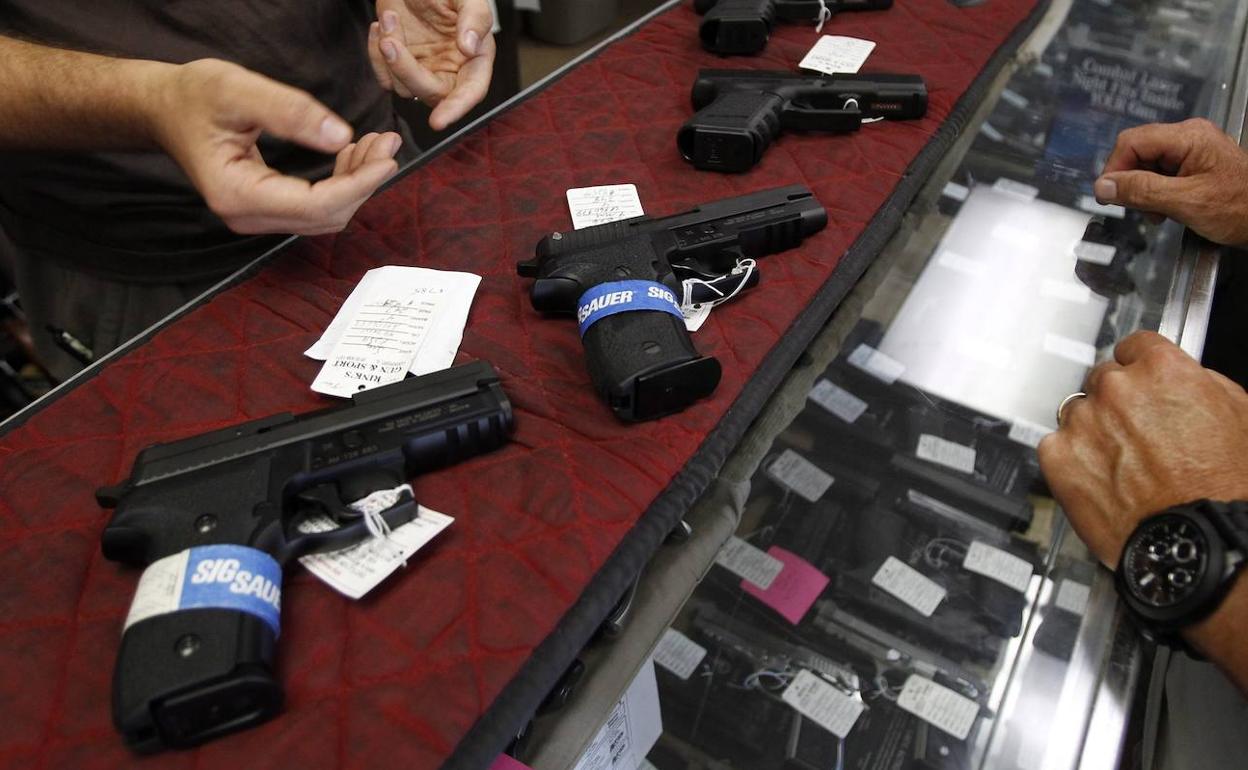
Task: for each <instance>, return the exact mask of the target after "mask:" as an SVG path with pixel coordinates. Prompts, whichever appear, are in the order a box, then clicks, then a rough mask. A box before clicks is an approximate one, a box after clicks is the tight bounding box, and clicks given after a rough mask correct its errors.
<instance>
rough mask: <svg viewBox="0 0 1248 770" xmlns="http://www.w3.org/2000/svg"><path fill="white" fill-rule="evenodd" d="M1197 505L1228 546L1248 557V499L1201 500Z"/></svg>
mask: <svg viewBox="0 0 1248 770" xmlns="http://www.w3.org/2000/svg"><path fill="white" fill-rule="evenodd" d="M1197 505H1198V507H1197V510H1199V511H1200V512H1201V513H1203V514H1205V515H1206V516H1208V517H1209V521H1210V523H1212V524H1213V526H1214V527H1215V528H1216V529H1217V530H1218V534H1220V535H1222V537H1223V539H1225V540H1226V546H1227V548H1228V549H1231V550H1235V551H1239V553H1240V555H1241V556H1244V557H1245V558H1248V500H1232V501H1230V502H1219V501H1217V500H1201V501H1200V502H1199V503H1198V504H1197Z"/></svg>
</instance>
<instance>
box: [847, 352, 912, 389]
mask: <svg viewBox="0 0 1248 770" xmlns="http://www.w3.org/2000/svg"><path fill="white" fill-rule="evenodd" d="M849 362H850V363H851V364H853V365H854V366H856V367H858V368H859V369H861V370H862V371H864V372H866V373H867V374H869V375H871V376H872V377H875V378H876V379H877V380H880V381H882V382H885V383H887V384H889V385H892V384H893V383H894V382H896V381H897V378H898V377H900V376H901V374H902V372H904V371H906V365H905V364H903V363H901V362H900V361H898V360H897V359H895V358H889V357H888V356H886V355H884V354H883V353H881V352H880V351H878V350H876V349H875V348H873V347H871V346H870V345H867V344H865V343H864V344H862V345H859V346H858V347H856V348H854V352H853V353H850V354H849Z"/></svg>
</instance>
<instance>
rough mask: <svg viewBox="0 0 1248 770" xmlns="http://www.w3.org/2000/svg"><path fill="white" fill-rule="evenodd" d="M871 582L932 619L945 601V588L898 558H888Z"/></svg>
mask: <svg viewBox="0 0 1248 770" xmlns="http://www.w3.org/2000/svg"><path fill="white" fill-rule="evenodd" d="M871 582H872V583H874V584H876V585H877V586H879V587H880V588H883V589H884V590H885V591H888V592H889V593H890V594H892V595H893V596H895V597H897V598H898V599H900V600H901V601H903V602H905V603H906V604H908V605H910V607H912V608H913V609H914V610H915V612H918V613H919V614H920V615H922V616H923V617H925V618H930V617H931V616H932V613H933V612H935V611H936V608H937V607H939V606H940V603H941V602H942V601H944V598H945V594H946V593H947V591H945V588H944V586H942V585H940V584H939V583H937V582H936V581H934V580H932V579H931V578H929V577H928V576H927V575H924V574H923V573H922V572H919V571H918V570H916V569H915V568H914V567H911V566H910V565H909V564H906V563H905V562H904V561H902V560H901V559H898V558H897V557H896V556H890V557H888V558H887V559H886V560H885V561H884V563H883V564H881V565H880V568H879V570H877V571H876V573H875V577H873V578H871Z"/></svg>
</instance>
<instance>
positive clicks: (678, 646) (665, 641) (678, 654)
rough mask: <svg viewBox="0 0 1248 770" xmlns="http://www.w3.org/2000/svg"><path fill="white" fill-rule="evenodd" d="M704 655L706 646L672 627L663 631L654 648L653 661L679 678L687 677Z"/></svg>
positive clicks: (695, 669)
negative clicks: (657, 644)
mask: <svg viewBox="0 0 1248 770" xmlns="http://www.w3.org/2000/svg"><path fill="white" fill-rule="evenodd" d="M705 657H706V648H705V647H703V646H702V645H700V644H698V643H697V642H695V641H693V640H692V639H690V638H689V637H687V636H685V635H684V634H682V633H681V632H679V631H677V630H676V629H674V628H669V629H667V630H666V631H664V632H663V636H662V637H661V638H660V639H659V646H658V647H656V648H655V649H654V662H655V663H658V664H659V665H660V666H662V667H663V668H665V669H667V670H668V671H671V672H672V673H673V674H675V675H676V676H678V677H680V678H681V679H688V678H689V677H690V676H691V675H692V674H693V672H694V671H697V670H698V664H699V663H701V662H702V659H703V658H705Z"/></svg>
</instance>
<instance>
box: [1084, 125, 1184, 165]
mask: <svg viewBox="0 0 1248 770" xmlns="http://www.w3.org/2000/svg"><path fill="white" fill-rule="evenodd" d="M1192 129H1193V126H1192V125H1189V124H1188V122H1186V121H1185V122H1183V123H1152V124H1149V125H1146V126H1136V127H1135V128H1128V129H1127V130H1125V131H1123V132H1122V133H1120V134H1118V141H1117V142H1116V143H1115V144H1114V149H1113V151H1112V152H1111V153H1110V154H1109V158H1108V159H1106V161H1105V168H1104V170H1103V171H1101V173H1102V174H1103V175H1104V174H1111V173H1114V172H1117V171H1132V170H1135V169H1141V168H1143V169H1158V168H1161V169H1163V170H1166V171H1167V172H1168V173H1175V172H1176V171H1178V169H1179V167H1180V166H1181V165H1183V159H1184V158H1186V157H1187V154H1188V153H1189V152H1191V149H1192V141H1193V137H1194V135H1195V133H1196V132H1194V131H1193V130H1192Z"/></svg>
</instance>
